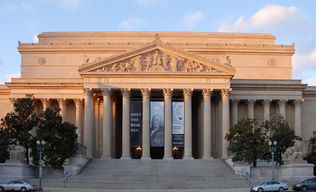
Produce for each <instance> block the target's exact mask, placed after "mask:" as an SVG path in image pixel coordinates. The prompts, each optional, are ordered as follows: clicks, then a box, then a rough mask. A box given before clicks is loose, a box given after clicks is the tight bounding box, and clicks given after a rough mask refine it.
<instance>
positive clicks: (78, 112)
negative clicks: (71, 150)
mask: <svg viewBox="0 0 316 192" xmlns="http://www.w3.org/2000/svg"><path fill="white" fill-rule="evenodd" d="M74 101H75V105H76V127H78V129H77V134H78V141H77V142H78V143H81V116H82V99H81V98H79V99H74Z"/></svg>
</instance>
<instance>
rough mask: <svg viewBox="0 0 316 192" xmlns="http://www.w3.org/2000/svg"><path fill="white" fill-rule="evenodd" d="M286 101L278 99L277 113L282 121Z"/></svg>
mask: <svg viewBox="0 0 316 192" xmlns="http://www.w3.org/2000/svg"><path fill="white" fill-rule="evenodd" d="M287 101H288V100H287V99H280V100H279V101H278V102H277V104H278V105H279V113H280V114H281V115H283V117H284V119H285V114H286V113H285V107H286V103H287Z"/></svg>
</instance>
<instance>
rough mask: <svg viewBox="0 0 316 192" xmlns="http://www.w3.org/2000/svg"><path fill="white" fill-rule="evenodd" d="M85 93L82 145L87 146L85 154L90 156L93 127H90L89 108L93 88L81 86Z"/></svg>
mask: <svg viewBox="0 0 316 192" xmlns="http://www.w3.org/2000/svg"><path fill="white" fill-rule="evenodd" d="M82 89H83V91H84V95H85V100H84V101H85V106H84V107H85V110H84V145H85V146H86V147H87V156H88V157H92V150H93V149H92V146H93V143H92V138H93V135H92V134H93V131H92V129H93V127H92V108H91V97H92V94H93V90H92V89H91V88H82Z"/></svg>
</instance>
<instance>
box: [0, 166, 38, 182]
mask: <svg viewBox="0 0 316 192" xmlns="http://www.w3.org/2000/svg"><path fill="white" fill-rule="evenodd" d="M0 173H1V174H0V180H1V181H4V182H7V181H10V180H12V179H20V180H26V179H34V178H35V168H34V167H33V166H30V165H28V164H26V163H0Z"/></svg>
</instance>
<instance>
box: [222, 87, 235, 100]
mask: <svg viewBox="0 0 316 192" xmlns="http://www.w3.org/2000/svg"><path fill="white" fill-rule="evenodd" d="M232 90H233V89H231V88H230V89H222V90H221V96H222V98H224V97H229V94H230V92H231V91H232Z"/></svg>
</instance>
